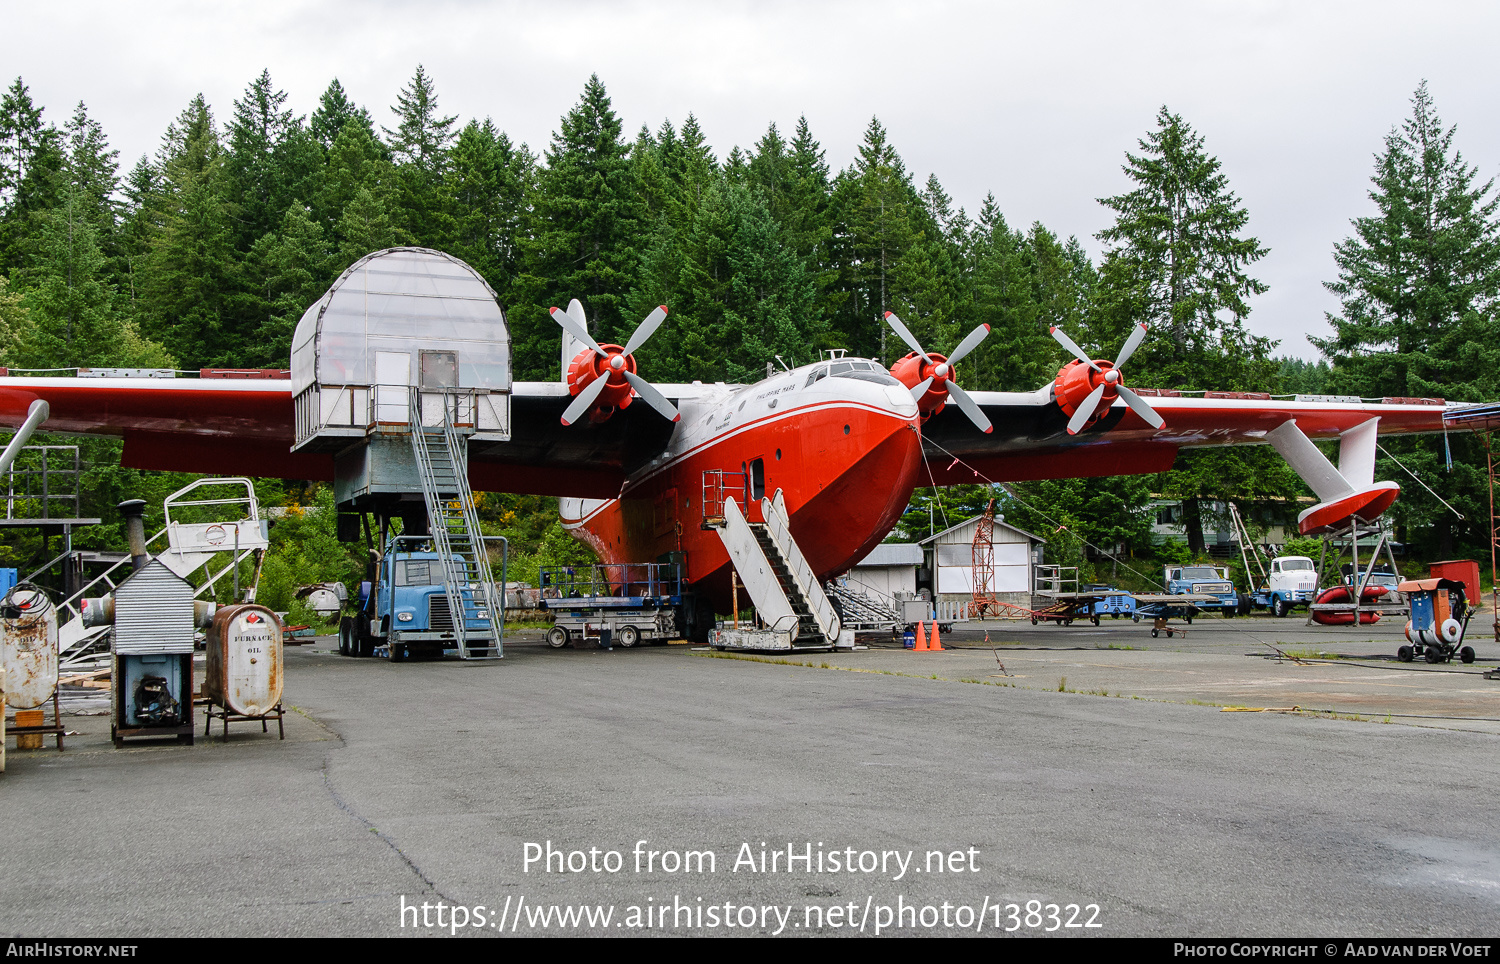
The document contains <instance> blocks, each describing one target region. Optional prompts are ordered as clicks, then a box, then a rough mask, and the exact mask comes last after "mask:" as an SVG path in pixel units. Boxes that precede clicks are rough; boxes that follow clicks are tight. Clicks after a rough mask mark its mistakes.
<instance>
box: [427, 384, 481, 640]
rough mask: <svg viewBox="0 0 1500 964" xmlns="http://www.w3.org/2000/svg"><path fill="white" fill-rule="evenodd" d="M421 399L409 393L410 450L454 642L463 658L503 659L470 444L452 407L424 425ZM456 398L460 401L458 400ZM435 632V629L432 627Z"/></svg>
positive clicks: (444, 405)
mask: <svg viewBox="0 0 1500 964" xmlns="http://www.w3.org/2000/svg"><path fill="white" fill-rule="evenodd" d="M422 394H423V393H420V392H417V391H415V390H414V391H412V393H411V408H410V411H411V415H410V424H411V445H412V453H413V454H414V455H415V456H416V462H417V475H418V476H419V477H420V478H421V480H422V496H423V498H425V499H426V500H427V518H428V522H429V525H430V527H431V530H432V542H433V548H434V549H435V550H436V552H437V554H438V556H439V558H440V559H441V560H442V564H443V566H442V569H443V590H444V594H445V595H446V597H447V599H448V614H449V618H450V619H452V621H453V637H454V639H456V640H457V641H458V655H459V657H460V658H462V659H499V658H500V657H501V656H502V655H504V653H503V652H502V644H501V636H502V630H501V629H500V625H501V619H502V615H501V602H500V599H499V598H498V596H497V594H496V592H495V579H494V576H493V575H492V573H491V571H490V560H489V554H488V553H487V552H486V551H485V546H484V535H483V533H481V532H480V529H479V515H478V513H477V512H475V510H474V494H473V493H472V492H471V491H470V489H469V463H468V441H467V439H465V438H464V437H463V436H461V435H460V434H459V432H458V429H457V428H456V427H455V426H454V421H455V420H454V418H453V417H452V416H453V413H452V412H450V410H449V406H448V405H447V404H446V399H445V400H444V404H443V405H442V406H441V407H442V410H443V415H442V423H441V424H440V425H439V424H435V425H431V426H428V425H425V424H424V421H426V420H425V419H424V418H423V410H424V408H426V409H428V410H429V413H430V409H431V408H432V406H431V404H430V396H429V399H428V401H429V404H428V405H426V406H424V405H423V401H424V399H423V398H422ZM455 398H457V396H455ZM434 628H436V627H434Z"/></svg>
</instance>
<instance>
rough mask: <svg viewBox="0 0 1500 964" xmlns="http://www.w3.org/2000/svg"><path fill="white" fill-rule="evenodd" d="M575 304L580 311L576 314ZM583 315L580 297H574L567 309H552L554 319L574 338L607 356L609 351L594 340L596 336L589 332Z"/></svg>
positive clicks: (597, 353)
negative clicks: (582, 319) (583, 320)
mask: <svg viewBox="0 0 1500 964" xmlns="http://www.w3.org/2000/svg"><path fill="white" fill-rule="evenodd" d="M575 305H577V306H578V312H577V314H576V315H575V314H574V312H573V307H574V306H575ZM582 317H583V306H582V305H579V304H578V299H576V298H575V299H573V302H572V304H569V305H568V310H567V311H563V310H562V309H561V308H553V309H552V320H553V321H555V322H557V323H558V324H559V325H562V327H563V330H564V331H566V332H567V333H568V334H570V335H572V336H573V337H574V338H576V339H578V340H579V341H580V342H582V343H583V344H585V345H587V346H589V347H590V348H592V349H593V350H594V354H596V355H604V356H607V355H608V353H607V352H606V351H605V350H604V349H603V348H600V347H599V343H598V342H597V341H595V340H594V336H593V335H590V334H589V330H588V329H587V328H585V327H584V323H583V322H582V321H580V320H579V319H581V318H582Z"/></svg>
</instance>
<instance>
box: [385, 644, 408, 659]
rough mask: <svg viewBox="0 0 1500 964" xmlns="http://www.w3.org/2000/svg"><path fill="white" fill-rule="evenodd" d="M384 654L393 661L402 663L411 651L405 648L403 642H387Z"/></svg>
mask: <svg viewBox="0 0 1500 964" xmlns="http://www.w3.org/2000/svg"><path fill="white" fill-rule="evenodd" d="M386 655H387V656H389V657H390V660H391V662H393V663H404V662H406V659H407V657H409V656H410V655H411V651H410V650H409V649H407V646H406V644H405V643H387V644H386Z"/></svg>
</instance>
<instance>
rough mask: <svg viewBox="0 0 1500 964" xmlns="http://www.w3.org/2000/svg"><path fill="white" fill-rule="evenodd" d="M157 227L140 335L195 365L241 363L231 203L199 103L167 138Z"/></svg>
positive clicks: (210, 126) (214, 136) (209, 121)
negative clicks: (235, 350) (235, 351)
mask: <svg viewBox="0 0 1500 964" xmlns="http://www.w3.org/2000/svg"><path fill="white" fill-rule="evenodd" d="M158 156H159V157H160V158H161V166H162V170H163V175H164V181H165V183H164V185H163V190H162V192H161V195H160V201H159V203H160V212H159V217H160V222H161V225H160V228H159V230H158V231H156V232H155V234H154V236H153V238H152V247H151V255H150V264H149V271H148V272H147V273H146V277H145V278H144V279H143V284H142V285H139V286H138V289H139V290H140V291H141V295H142V296H141V299H140V300H141V301H142V318H143V324H142V329H143V331H144V333H145V334H146V335H147V336H149V337H151V338H154V339H158V340H160V341H162V342H164V343H166V344H170V345H171V346H172V349H173V351H174V353H175V354H177V355H178V357H179V358H180V359H181V360H182V361H183V362H184V363H186V364H187V365H189V366H191V367H197V366H203V365H230V366H233V365H237V364H238V360H237V359H236V358H235V357H234V356H233V353H232V349H233V348H235V347H238V340H239V338H241V337H243V335H244V332H239V331H236V330H235V326H234V324H233V322H234V318H235V313H234V310H233V302H234V300H235V299H236V297H237V296H238V295H239V293H240V286H239V278H238V272H237V267H238V266H237V261H236V256H235V249H234V232H233V215H234V205H232V204H231V202H230V201H229V199H228V197H227V187H226V184H225V176H224V157H223V152H222V150H221V148H220V145H219V134H218V127H217V125H216V124H215V123H214V119H213V115H212V113H210V111H209V109H208V104H207V103H206V102H205V101H204V99H203V95H202V94H199V95H198V96H197V97H194V98H193V100H192V102H191V103H190V104H189V105H188V107H187V109H185V110H184V111H183V112H182V114H181V115H179V117H178V119H177V120H176V122H174V123H173V124H172V125H171V126H170V127H168V129H167V134H166V136H165V137H164V138H163V144H162V148H161V151H160V152H159V155H158Z"/></svg>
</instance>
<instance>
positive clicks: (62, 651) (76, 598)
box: [26, 478, 269, 667]
mask: <svg viewBox="0 0 1500 964" xmlns="http://www.w3.org/2000/svg"><path fill="white" fill-rule="evenodd" d="M230 486H232V487H234V488H235V489H239V488H240V487H243V488H244V494H243V495H240V494H238V493H236V494H235V495H233V496H227V497H225V496H221V497H217V498H188V496H190V495H192V494H193V493H194V492H196V491H197V490H199V489H202V488H209V487H218V488H225V487H230ZM162 507H163V510H164V514H165V517H166V523H167V524H166V527H165V528H163V529H162V530H161V531H159V532H158V533H156V535H154V536H152V537H151V538H150V539H148V540H146V549H147V551H148V552H149V553H151V554H152V555H153V556H155V558H157V559H160V560H161V561H162V563H163V564H164V565H165V566H166V567H167V568H168V569H170V570H172V572H174V573H176V574H177V575H178V576H181V577H182V578H183V579H187V580H188V581H189V582H192V579H191V578H190V577H191V576H192V575H193V574H194V573H195V572H198V571H199V570H200V569H201V570H204V573H205V578H204V581H203V584H202V585H201V586H199V587H198V589H197V591H196V592H195V593H194V594H193V598H195V599H202V598H204V596H206V595H208V594H210V593H212V592H213V591H214V587H215V586H217V585H218V583H219V580H220V579H222V578H223V577H224V576H226V575H229V574H230V573H233V572H236V571H237V569H238V567H239V564H240V563H241V562H243V561H244V560H245V559H247V558H249V557H250V556H252V555H254V554H256V553H263V552H265V550H266V547H267V546H268V545H269V541H268V540H267V538H266V535H267V534H266V530H265V527H264V523H263V522H262V520H261V518H260V502H259V500H257V499H256V497H255V486H254V485H253V484H252V483H251V482H250V480H249V479H244V478H220V479H199V480H198V481H196V482H193V483H191V484H189V485H186V486H184V487H183V488H181V489H178V490H177V491H176V492H173V493H172V494H171V495H169V496H167V498H166V500H165V501H164V503H163V506H162ZM236 507H238V508H237V511H236ZM225 512H229V513H231V514H236V515H239V516H240V518H238V519H231V520H229V521H214V520H209V521H197V520H195V519H193V517H194V516H200V515H202V514H204V513H209V514H215V515H217V514H223V513H225ZM174 513H175V514H176V516H177V517H176V518H175V519H174V518H173V514H174ZM185 516H186V517H187V518H185ZM163 539H165V540H166V544H165V545H164V546H163V545H162V540H163ZM158 547H160V548H158ZM226 552H227V553H229V554H230V557H229V561H228V562H225V563H223V564H222V565H220V566H218V567H217V568H215V567H214V565H213V563H214V560H215V558H216V557H220V556H221V555H222V554H223V553H226ZM67 555H68V553H63V554H62V555H60V556H58V557H57V558H56V559H52V560H50V561H48V562H46V563H44V564H43V565H42V566H41V568H39V569H37V570H36V572H33V573H32V574H31V575H29V576H27V577H26V581H31V580H33V579H35V578H36V577H37V576H38V575H40V574H41V573H43V572H46V571H47V570H48V569H51V568H52V567H53V566H55V565H57V564H58V563H59V562H60V561H62V560H63V559H64V558H65V557H66V556H67ZM133 571H134V570H133V569H132V567H131V564H130V557H129V556H128V555H127V556H126V557H125V558H124V559H121V560H120V561H119V562H117V563H115V564H114V565H113V566H110V567H109V568H108V569H106V570H105V571H104V572H103V573H101V574H100V575H98V576H96V577H95V578H94V579H93V580H92V581H90V582H88V583H87V584H85V585H84V587H83V588H82V589H80V590H78V591H77V592H75V593H74V594H73V595H71V596H69V597H68V598H67V599H65V600H63V601H62V602H61V603H59V604H58V607H57V616H58V620H59V622H60V625H59V626H58V629H57V649H58V659H59V662H60V664H61V665H63V666H65V667H66V666H73V665H76V664H78V663H80V662H83V661H86V660H89V659H90V658H92V657H93V656H94V650H95V649H96V646H95V644H96V643H102V642H103V641H104V639H105V637H106V636H108V634H109V633H110V631H111V630H112V629H113V627H112V626H91V627H90V626H84V624H83V614H82V605H83V600H85V599H89V598H93V597H96V596H107V595H110V594H112V593H113V592H114V591H115V586H116V585H117V584H118V582H123V581H124V580H125V579H126V578H127V577H129V576H130V574H131V573H132V572H133ZM256 572H257V575H258V574H259V566H257V567H256ZM255 589H256V586H255V583H254V582H252V583H251V585H250V587H249V590H248V592H247V593H246V596H245V601H246V602H254V601H255Z"/></svg>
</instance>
